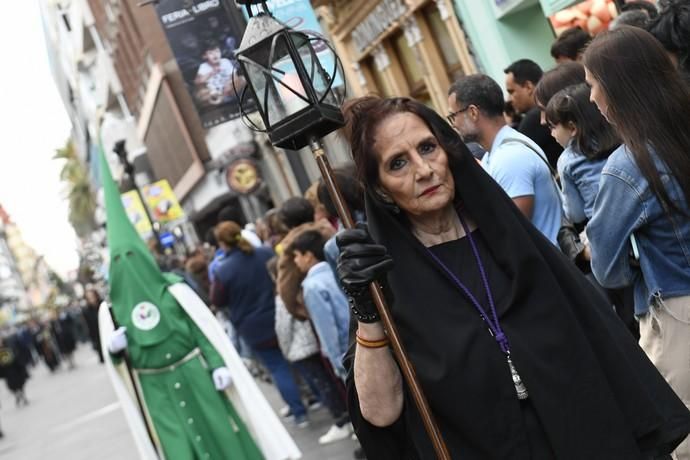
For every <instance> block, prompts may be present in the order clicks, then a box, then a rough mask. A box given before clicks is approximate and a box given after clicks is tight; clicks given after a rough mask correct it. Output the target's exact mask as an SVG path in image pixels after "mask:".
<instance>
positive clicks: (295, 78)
mask: <svg viewBox="0 0 690 460" xmlns="http://www.w3.org/2000/svg"><path fill="white" fill-rule="evenodd" d="M287 37H288V35H287V34H285V35H279V36H278V37H277V39H276V41H275V42H274V46H273V62H272V65H271V75H272V76H273V80H274V83H275V87H276V89H277V98H278V99H279V101H278V103H279V105H280V110H279V111H276V112H277V113H278V114H279V115H278V116H279V118H278V119H271V124H275V123H276V122H278V121H280V120H282V119H283V118H286V117H289V116H290V115H294V114H295V113H297V112H299V111H300V110H302V109H304V108H305V107H308V106H309V105H310V102H309V98H308V96H307V94H306V92H305V90H304V86H303V85H302V82H301V81H300V78H299V75H298V74H297V68H296V67H295V62H294V61H293V60H292V56H291V55H290V48H289V47H288V43H287Z"/></svg>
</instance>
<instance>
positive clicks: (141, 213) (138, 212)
mask: <svg viewBox="0 0 690 460" xmlns="http://www.w3.org/2000/svg"><path fill="white" fill-rule="evenodd" d="M121 196H122V205H123V206H124V207H125V211H126V212H127V217H129V221H130V222H131V223H132V225H134V228H136V229H137V233H139V235H140V236H142V237H144V238H145V237H148V236H149V235H150V234H151V232H152V229H151V222H149V219H148V217H146V210H145V209H144V203H142V202H141V199H140V198H139V194H138V193H137V191H136V190H130V191H129V192H127V193H123V194H122V195H121Z"/></svg>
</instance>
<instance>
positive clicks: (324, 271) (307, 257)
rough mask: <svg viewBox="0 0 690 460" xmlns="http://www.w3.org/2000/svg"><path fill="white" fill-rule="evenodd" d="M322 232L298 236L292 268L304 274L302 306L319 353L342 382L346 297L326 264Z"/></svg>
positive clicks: (347, 312) (347, 311)
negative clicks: (294, 266) (308, 317)
mask: <svg viewBox="0 0 690 460" xmlns="http://www.w3.org/2000/svg"><path fill="white" fill-rule="evenodd" d="M325 243H326V240H325V239H324V237H323V236H322V235H321V233H319V232H317V231H314V230H310V231H305V232H303V233H301V234H300V235H299V236H297V237H296V238H295V240H294V241H293V243H292V250H293V252H294V254H295V258H294V260H295V265H297V267H298V268H299V269H300V271H301V272H302V273H305V274H306V277H305V278H304V281H302V294H303V296H304V303H305V305H306V307H307V311H308V312H309V316H310V317H311V320H312V323H313V324H314V329H315V330H316V335H317V336H318V337H319V341H320V342H321V351H322V353H323V354H324V355H325V356H326V357H327V358H328V360H329V361H330V363H331V365H332V366H333V370H334V371H335V373H336V374H337V375H338V377H340V378H342V379H345V368H344V367H343V363H342V358H343V356H344V355H345V352H346V351H347V346H348V335H349V327H350V309H349V306H348V303H347V299H346V298H345V294H343V292H342V291H341V290H340V286H339V284H338V282H337V281H336V279H335V276H334V274H333V270H331V267H330V266H329V265H328V264H327V263H326V262H325V258H324V253H323V246H324V244H325Z"/></svg>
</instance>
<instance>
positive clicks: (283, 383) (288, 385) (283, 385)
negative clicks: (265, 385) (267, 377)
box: [254, 347, 307, 417]
mask: <svg viewBox="0 0 690 460" xmlns="http://www.w3.org/2000/svg"><path fill="white" fill-rule="evenodd" d="M254 354H255V355H256V357H257V358H259V359H260V360H261V362H262V363H263V364H264V366H266V368H267V369H268V372H270V373H271V377H273V381H274V382H275V384H276V387H278V391H279V392H280V396H282V397H283V401H285V403H286V404H287V405H288V406H289V407H290V412H291V413H292V415H293V416H295V417H301V416H303V415H306V413H307V409H306V408H305V407H304V404H303V403H302V398H301V396H300V392H299V388H298V387H297V383H296V382H295V378H294V376H293V374H292V370H291V369H290V363H288V362H287V360H286V359H285V357H283V353H281V351H280V348H278V347H271V348H262V349H259V348H256V349H254Z"/></svg>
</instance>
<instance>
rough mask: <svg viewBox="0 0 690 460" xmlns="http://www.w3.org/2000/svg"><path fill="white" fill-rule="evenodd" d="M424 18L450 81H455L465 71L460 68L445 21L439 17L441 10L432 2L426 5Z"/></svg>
mask: <svg viewBox="0 0 690 460" xmlns="http://www.w3.org/2000/svg"><path fill="white" fill-rule="evenodd" d="M424 18H425V19H426V22H427V25H428V26H429V30H430V31H431V35H433V37H434V42H435V43H436V46H437V47H438V50H439V51H440V53H441V57H442V58H443V62H444V64H445V65H446V69H447V71H448V78H449V79H450V81H455V80H457V79H459V78H460V77H462V76H464V75H465V73H464V72H463V70H462V63H461V62H460V55H459V54H458V51H457V50H456V49H455V46H454V45H453V41H452V40H451V38H450V34H449V33H448V28H447V26H446V22H445V21H444V20H443V18H441V12H440V11H439V10H438V7H437V6H436V5H435V4H433V3H432V4H431V5H429V6H428V7H426V8H425V9H424Z"/></svg>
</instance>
